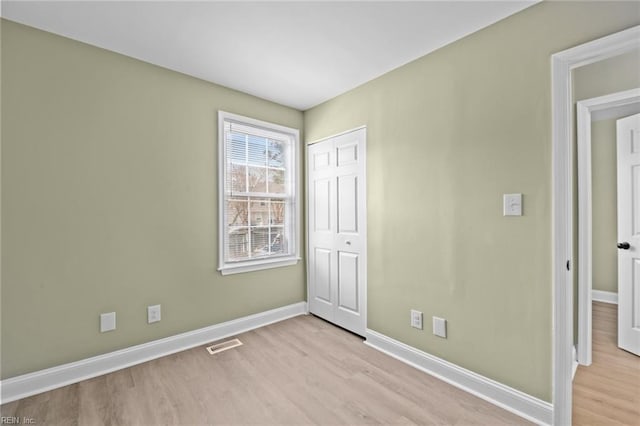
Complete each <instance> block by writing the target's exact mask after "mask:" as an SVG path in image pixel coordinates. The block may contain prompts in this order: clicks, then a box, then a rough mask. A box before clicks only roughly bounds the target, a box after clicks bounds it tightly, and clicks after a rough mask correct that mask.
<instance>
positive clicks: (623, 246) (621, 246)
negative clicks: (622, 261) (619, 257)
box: [618, 242, 631, 250]
mask: <svg viewBox="0 0 640 426" xmlns="http://www.w3.org/2000/svg"><path fill="white" fill-rule="evenodd" d="M618 248H619V249H622V250H629V249H630V248H631V245H629V243H627V242H624V243H618Z"/></svg>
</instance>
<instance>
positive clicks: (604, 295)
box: [591, 290, 618, 305]
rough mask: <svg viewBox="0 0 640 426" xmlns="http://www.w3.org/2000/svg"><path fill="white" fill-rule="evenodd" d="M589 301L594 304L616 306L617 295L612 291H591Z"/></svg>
mask: <svg viewBox="0 0 640 426" xmlns="http://www.w3.org/2000/svg"><path fill="white" fill-rule="evenodd" d="M591 300H593V301H594V302H604V303H611V304H614V305H617V304H618V293H614V292H612V291H602V290H591Z"/></svg>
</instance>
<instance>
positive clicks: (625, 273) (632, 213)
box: [617, 114, 640, 355]
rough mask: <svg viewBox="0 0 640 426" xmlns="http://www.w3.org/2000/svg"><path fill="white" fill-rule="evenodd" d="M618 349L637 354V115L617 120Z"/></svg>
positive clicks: (639, 304)
mask: <svg viewBox="0 0 640 426" xmlns="http://www.w3.org/2000/svg"><path fill="white" fill-rule="evenodd" d="M617 141H618V147H617V148H618V346H619V347H620V348H622V349H624V350H626V351H629V352H632V353H634V354H636V355H640V114H636V115H632V116H630V117H626V118H622V119H620V120H618V121H617Z"/></svg>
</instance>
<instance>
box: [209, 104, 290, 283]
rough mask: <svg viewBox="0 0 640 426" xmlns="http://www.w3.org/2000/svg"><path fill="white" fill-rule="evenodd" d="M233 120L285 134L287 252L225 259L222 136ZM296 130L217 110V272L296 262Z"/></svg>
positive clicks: (232, 272)
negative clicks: (289, 170) (288, 169)
mask: <svg viewBox="0 0 640 426" xmlns="http://www.w3.org/2000/svg"><path fill="white" fill-rule="evenodd" d="M226 123H237V124H239V125H242V126H248V127H255V128H258V129H260V130H263V131H266V132H274V133H277V134H281V135H284V136H286V137H287V138H288V139H289V144H290V145H289V147H288V150H289V153H288V156H287V157H288V160H287V163H288V164H287V167H292V168H293V171H292V173H290V176H291V183H290V184H291V189H290V191H289V194H290V197H289V198H290V199H291V203H292V204H293V206H292V208H291V213H290V214H291V216H292V217H291V218H290V220H291V222H292V223H291V225H290V229H289V231H290V232H291V235H290V236H289V240H288V241H289V243H290V244H292V245H293V247H292V249H291V251H290V254H288V255H279V256H267V257H263V258H259V259H247V260H240V261H234V262H228V261H226V259H225V250H226V245H227V243H228V238H229V235H228V233H227V231H228V226H227V223H228V218H227V209H226V204H225V200H226V195H227V188H226V186H225V184H226V176H227V143H226V138H225V124H226ZM299 144H300V131H299V130H297V129H293V128H290V127H286V126H282V125H279V124H274V123H269V122H266V121H262V120H257V119H254V118H250V117H245V116H242V115H238V114H233V113H229V112H225V111H218V271H219V272H220V273H221V274H222V275H230V274H238V273H243V272H252V271H259V270H263V269H270V268H278V267H284V266H291V265H295V264H297V263H298V262H299V261H300V240H301V235H300V233H301V231H300V224H301V193H300V187H301V186H300V176H301V174H300V173H301V170H300V146H299Z"/></svg>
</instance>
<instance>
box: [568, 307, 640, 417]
mask: <svg viewBox="0 0 640 426" xmlns="http://www.w3.org/2000/svg"><path fill="white" fill-rule="evenodd" d="M592 324H593V342H592V345H593V352H592V364H591V365H590V366H588V367H583V366H579V367H578V371H577V372H576V376H575V378H574V380H573V424H574V425H577V426H582V425H612V426H614V425H640V357H638V356H635V355H633V354H631V353H629V352H626V351H623V350H622V349H619V348H618V344H617V340H618V328H617V327H618V306H617V305H612V304H608V303H601V302H593V320H592Z"/></svg>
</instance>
